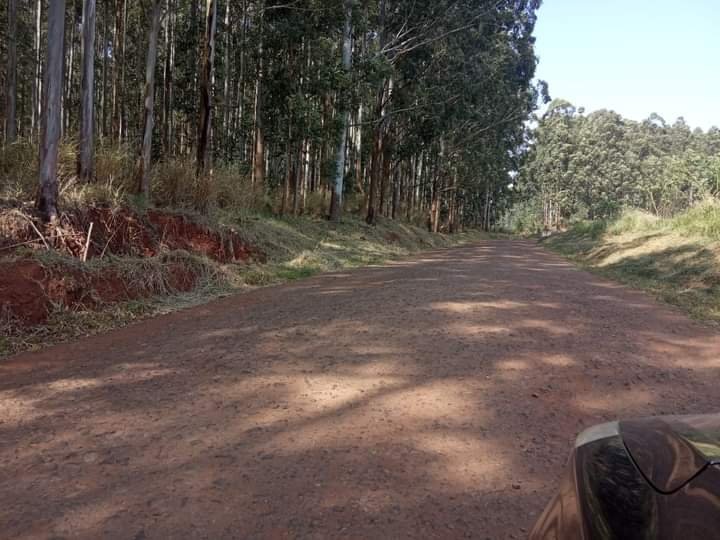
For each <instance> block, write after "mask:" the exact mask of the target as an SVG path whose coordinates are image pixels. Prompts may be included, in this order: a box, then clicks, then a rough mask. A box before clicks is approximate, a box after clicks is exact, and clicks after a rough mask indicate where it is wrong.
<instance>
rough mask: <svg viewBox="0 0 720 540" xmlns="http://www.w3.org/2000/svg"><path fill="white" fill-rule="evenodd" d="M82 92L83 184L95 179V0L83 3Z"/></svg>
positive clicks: (80, 170) (81, 143)
mask: <svg viewBox="0 0 720 540" xmlns="http://www.w3.org/2000/svg"><path fill="white" fill-rule="evenodd" d="M82 34H83V35H82V90H81V96H80V156H79V157H80V160H79V165H80V167H79V171H78V172H79V174H80V181H81V182H90V181H91V180H92V178H93V148H94V144H95V140H94V133H93V129H94V127H95V117H94V112H95V106H94V101H95V100H94V98H95V0H84V1H83V13H82Z"/></svg>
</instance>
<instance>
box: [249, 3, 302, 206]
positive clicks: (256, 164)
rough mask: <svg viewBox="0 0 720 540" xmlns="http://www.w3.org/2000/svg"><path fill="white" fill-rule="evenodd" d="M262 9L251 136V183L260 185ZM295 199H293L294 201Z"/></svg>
mask: <svg viewBox="0 0 720 540" xmlns="http://www.w3.org/2000/svg"><path fill="white" fill-rule="evenodd" d="M263 8H264V3H261V4H260V9H261V10H262V9H263ZM264 19H265V15H264V11H261V12H260V23H259V24H260V43H259V45H258V65H257V77H256V80H255V111H254V114H253V116H254V117H255V118H254V125H255V135H254V137H253V141H254V143H253V167H252V179H251V183H252V185H253V187H254V186H260V187H262V186H263V185H264V184H265V133H264V130H263V120H262V116H263V111H262V102H263V99H262V92H263V88H262V83H263V76H264V73H263V67H264V66H263V62H264V58H263V49H264V48H263V45H264V44H263V38H264V24H263V23H264ZM294 202H295V201H293V203H294Z"/></svg>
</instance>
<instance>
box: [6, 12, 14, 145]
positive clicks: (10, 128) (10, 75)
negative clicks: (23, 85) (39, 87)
mask: <svg viewBox="0 0 720 540" xmlns="http://www.w3.org/2000/svg"><path fill="white" fill-rule="evenodd" d="M7 2H8V4H7V9H8V12H7V17H8V19H7V23H8V33H7V40H8V42H7V74H6V81H5V101H6V106H5V143H6V144H10V143H13V142H15V139H16V138H17V118H16V117H17V0H7Z"/></svg>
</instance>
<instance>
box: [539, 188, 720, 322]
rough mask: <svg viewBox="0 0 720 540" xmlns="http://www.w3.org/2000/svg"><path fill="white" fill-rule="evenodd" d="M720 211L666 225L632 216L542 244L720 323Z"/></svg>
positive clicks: (705, 210) (707, 206)
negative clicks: (719, 232)
mask: <svg viewBox="0 0 720 540" xmlns="http://www.w3.org/2000/svg"><path fill="white" fill-rule="evenodd" d="M718 208H719V207H718V205H717V203H714V202H712V201H710V202H705V203H703V204H702V205H700V206H699V207H697V208H694V209H692V210H690V211H688V212H687V213H684V214H681V215H679V216H677V217H675V218H673V219H667V220H662V219H659V218H656V217H654V216H649V215H647V214H642V213H640V212H637V211H634V212H632V213H630V214H626V215H624V216H622V217H621V218H620V219H618V220H617V221H615V222H612V223H607V224H604V225H603V226H602V227H600V226H595V227H590V226H588V225H581V226H579V227H575V228H574V229H572V230H570V231H568V232H566V233H563V234H559V235H556V236H553V237H551V238H549V239H547V240H545V241H544V242H543V244H544V245H545V246H547V247H549V248H550V249H553V250H554V251H556V252H558V253H560V254H562V255H564V256H566V257H568V258H570V259H572V260H573V261H575V262H577V263H579V264H580V265H582V266H583V267H585V268H587V269H589V270H592V271H595V272H597V273H599V274H601V275H603V276H606V277H609V278H612V279H615V280H617V281H620V282H622V283H625V284H628V285H630V286H633V287H636V288H639V289H643V290H646V291H648V292H650V293H652V294H654V295H655V296H656V297H657V298H659V299H660V300H662V301H664V302H667V303H669V304H673V305H676V306H679V307H681V308H682V309H683V310H685V311H686V312H687V313H689V314H690V315H691V316H693V317H694V318H697V319H700V320H705V321H712V322H720V242H719V241H718V240H719V239H720V235H718V234H717V230H718V229H716V228H715V227H716V224H717V223H718V222H720V220H719V219H718V216H719V215H720V214H719V213H718ZM598 229H601V231H602V232H601V233H600V234H597V231H598Z"/></svg>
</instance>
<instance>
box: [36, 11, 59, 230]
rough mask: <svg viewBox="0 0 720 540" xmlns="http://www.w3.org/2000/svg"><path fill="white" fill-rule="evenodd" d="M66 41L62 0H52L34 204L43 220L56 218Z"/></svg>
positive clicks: (49, 13)
mask: <svg viewBox="0 0 720 540" xmlns="http://www.w3.org/2000/svg"><path fill="white" fill-rule="evenodd" d="M64 41H65V0H53V1H52V2H50V4H49V7H48V42H47V43H48V47H47V65H46V68H45V78H46V81H47V83H46V91H45V99H44V102H45V103H44V107H43V114H42V137H41V139H42V141H41V144H40V185H39V188H38V194H37V201H36V203H37V207H38V209H39V210H40V212H41V214H42V216H43V219H44V220H45V221H49V222H54V221H56V220H57V212H58V210H57V197H58V182H57V162H58V144H59V142H60V123H61V115H60V108H61V106H62V91H63V56H64V52H63V42H64Z"/></svg>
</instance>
